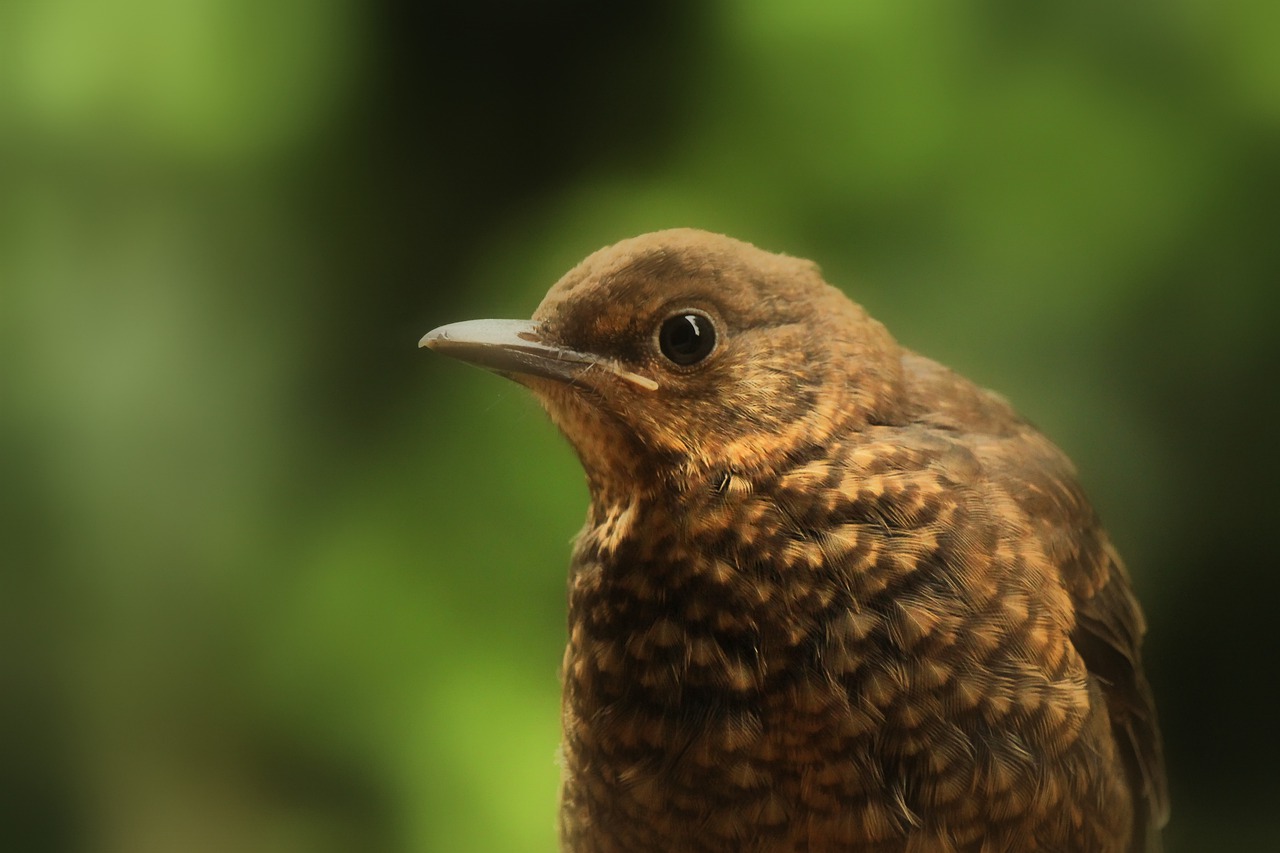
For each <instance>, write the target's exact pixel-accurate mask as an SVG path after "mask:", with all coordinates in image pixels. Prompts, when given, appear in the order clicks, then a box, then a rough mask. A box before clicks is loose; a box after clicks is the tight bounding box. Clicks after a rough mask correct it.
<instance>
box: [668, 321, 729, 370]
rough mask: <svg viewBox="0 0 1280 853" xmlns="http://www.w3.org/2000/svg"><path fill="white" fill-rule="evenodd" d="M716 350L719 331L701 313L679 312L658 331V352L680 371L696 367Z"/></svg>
mask: <svg viewBox="0 0 1280 853" xmlns="http://www.w3.org/2000/svg"><path fill="white" fill-rule="evenodd" d="M715 348H716V327H715V324H714V323H712V322H711V318H710V317H708V316H707V315H706V314H704V313H702V312H701V311H694V310H691V309H685V310H682V311H677V312H676V313H674V314H672V315H671V316H670V317H668V318H667V319H665V320H663V321H662V325H661V326H660V327H659V328H658V349H660V350H661V351H662V354H663V356H665V357H666V358H667V360H668V361H671V362H672V363H674V364H677V365H679V366H681V367H689V366H690V365H693V364H697V363H698V362H700V361H702V360H703V359H704V358H706V357H707V356H709V355H711V351H712V350H714V349H715Z"/></svg>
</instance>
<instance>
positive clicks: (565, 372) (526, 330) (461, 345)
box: [418, 320, 658, 391]
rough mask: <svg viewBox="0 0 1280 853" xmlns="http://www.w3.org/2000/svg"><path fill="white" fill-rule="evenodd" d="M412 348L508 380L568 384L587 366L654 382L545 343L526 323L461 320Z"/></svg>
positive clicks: (652, 386)
mask: <svg viewBox="0 0 1280 853" xmlns="http://www.w3.org/2000/svg"><path fill="white" fill-rule="evenodd" d="M418 346H420V347H426V348H427V349H431V350H435V351H436V352H439V353H440V354H442V355H447V356H450V357H452V358H456V359H459V360H461V361H465V362H468V363H470V364H474V365H476V366H477V367H483V368H485V369H486V370H492V371H494V372H495V373H500V374H503V375H504V376H510V375H511V374H515V375H517V376H540V377H542V378H543V379H553V380H556V381H557V382H573V381H574V380H576V379H578V378H580V377H581V376H582V374H583V372H584V371H586V370H588V369H589V368H591V367H593V366H598V367H600V368H603V369H605V370H607V371H609V372H610V373H613V374H615V375H617V376H619V377H621V378H623V379H626V380H628V381H630V382H633V383H635V384H637V385H639V386H641V387H643V388H647V389H648V390H650V391H653V390H657V387H658V383H656V382H654V381H653V380H652V379H649V378H648V377H645V376H639V375H637V374H634V373H631V372H629V371H625V370H620V369H618V368H617V367H616V366H615V365H613V364H612V363H610V362H609V361H607V360H605V359H602V358H600V357H599V356H595V355H592V354H591V353H585V352H578V351H577V350H572V349H569V348H567V347H561V346H556V345H554V344H550V343H547V342H545V341H544V340H543V339H542V336H541V335H540V333H539V331H538V324H537V323H534V322H533V321H532V320H467V321H466V322H463V323H450V324H449V325H447V326H441V327H440V328H438V329H432V330H431V331H429V332H427V333H426V334H425V335H423V336H422V340H420V341H418Z"/></svg>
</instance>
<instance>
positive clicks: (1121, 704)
mask: <svg viewBox="0 0 1280 853" xmlns="http://www.w3.org/2000/svg"><path fill="white" fill-rule="evenodd" d="M1020 438H1022V441H1021V442H1018V444H1020V445H1021V448H1022V451H1023V452H1021V453H1019V454H1017V459H1016V461H1014V462H1013V463H1012V464H1011V466H1010V467H1011V468H1012V469H1013V470H1007V471H1005V472H1004V473H1005V474H1006V475H1011V482H1014V483H1018V484H1019V485H1020V486H1021V487H1020V488H1015V489H1013V490H1012V497H1013V499H1014V500H1015V501H1016V502H1017V503H1018V504H1019V505H1020V506H1021V507H1022V509H1023V510H1024V511H1025V512H1026V513H1027V514H1028V516H1029V517H1030V518H1031V520H1032V524H1033V525H1035V526H1036V527H1037V528H1039V529H1038V531H1037V533H1038V536H1039V538H1040V541H1041V542H1043V543H1045V544H1046V547H1047V550H1048V552H1049V557H1050V559H1051V560H1053V562H1054V563H1055V564H1056V565H1057V566H1058V568H1059V571H1060V572H1061V578H1062V582H1063V585H1064V586H1065V587H1066V589H1067V591H1068V593H1069V594H1070V596H1071V599H1072V603H1073V604H1074V606H1075V619H1076V622H1075V628H1074V630H1073V631H1072V633H1071V642H1072V644H1073V645H1074V646H1075V649H1076V651H1077V652H1078V653H1079V655H1080V657H1081V659H1082V660H1083V661H1084V663H1085V666H1086V668H1087V669H1088V671H1089V673H1090V674H1091V676H1092V677H1093V678H1095V679H1097V681H1098V682H1099V683H1100V684H1101V685H1102V686H1103V687H1104V688H1105V689H1104V690H1103V691H1102V693H1103V695H1104V696H1105V697H1106V702H1107V711H1108V714H1109V716H1110V720H1111V728H1112V732H1113V733H1114V735H1115V741H1116V747H1117V750H1118V752H1119V754H1120V756H1121V758H1122V760H1123V761H1124V764H1125V771H1126V773H1127V775H1128V777H1129V779H1130V783H1131V788H1132V790H1133V791H1134V800H1135V803H1134V807H1135V813H1136V821H1135V822H1136V828H1135V847H1134V849H1135V850H1145V851H1147V853H1156V851H1158V850H1159V849H1160V840H1159V832H1158V830H1159V828H1160V827H1162V826H1164V824H1165V823H1166V822H1167V820H1168V817H1169V798H1168V790H1167V784H1166V780H1165V768H1164V755H1163V750H1162V747H1161V740H1160V729H1159V723H1158V721H1157V718H1156V710H1155V699H1154V697H1153V695H1152V693H1151V686H1150V684H1148V682H1147V679H1146V676H1145V675H1144V674H1143V670H1142V665H1141V656H1140V649H1141V645H1142V637H1143V634H1145V633H1146V627H1147V626H1146V620H1145V619H1144V618H1143V615H1142V610H1141V608H1140V607H1139V606H1138V601H1137V598H1136V597H1135V595H1134V593H1133V587H1132V584H1131V583H1130V580H1129V574H1128V572H1127V570H1126V569H1125V566H1124V563H1123V561H1122V560H1121V559H1120V555H1119V554H1118V553H1117V552H1116V549H1115V547H1114V546H1113V545H1112V544H1111V541H1110V540H1109V538H1108V537H1107V534H1106V531H1105V530H1104V529H1103V527H1102V523H1101V521H1100V520H1099V519H1098V516H1097V513H1096V512H1095V511H1094V509H1093V506H1092V505H1091V504H1090V503H1089V501H1088V499H1087V498H1086V497H1085V495H1084V491H1083V489H1082V488H1081V487H1080V485H1079V483H1078V482H1077V480H1076V475H1075V470H1074V467H1073V466H1072V464H1071V462H1070V461H1069V460H1068V459H1067V458H1066V456H1065V455H1063V454H1062V452H1061V451H1059V450H1058V449H1057V448H1056V447H1054V446H1053V445H1052V444H1050V443H1049V442H1048V441H1047V440H1046V439H1044V438H1043V437H1042V436H1040V434H1039V433H1036V432H1034V431H1033V430H1031V428H1030V427H1027V428H1026V432H1025V433H1024V434H1023V435H1022V436H1020ZM1007 459H1008V457H1006V460H1007ZM1006 464H1008V463H1006Z"/></svg>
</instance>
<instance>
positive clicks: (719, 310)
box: [422, 230, 1168, 853]
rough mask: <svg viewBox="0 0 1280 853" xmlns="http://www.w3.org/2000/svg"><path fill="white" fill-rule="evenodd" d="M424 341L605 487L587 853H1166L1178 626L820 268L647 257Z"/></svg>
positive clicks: (970, 408)
mask: <svg viewBox="0 0 1280 853" xmlns="http://www.w3.org/2000/svg"><path fill="white" fill-rule="evenodd" d="M422 343H423V345H425V346H428V347H430V348H432V349H434V350H437V351H439V352H441V353H443V354H446V355H450V356H453V357H455V358H460V359H462V360H464V361H468V362H471V363H473V364H477V365H480V366H482V367H486V368H488V369H490V370H493V371H496V372H498V373H500V374H502V375H504V376H507V377H509V378H511V379H514V380H516V381H517V382H520V383H521V384H523V385H525V386H527V387H528V388H529V389H530V390H532V391H533V393H534V394H535V395H536V396H537V398H538V399H539V400H540V401H541V402H542V404H543V405H544V406H545V408H546V409H547V411H548V412H549V413H550V415H551V417H552V419H553V420H554V421H555V422H556V424H557V425H558V426H559V427H560V429H561V430H562V431H563V432H564V434H565V435H566V436H567V437H568V439H569V441H570V442H571V443H572V445H573V447H574V448H575V449H576V451H577V453H578V456H579V458H580V459H581V461H582V465H583V467H584V468H585V470H586V475H587V481H588V484H589V486H590V493H591V506H590V510H589V512H588V515H587V522H586V526H585V527H584V528H583V530H582V532H581V533H580V535H579V536H578V538H577V541H576V544H575V546H574V551H573V562H572V567H571V569H570V573H569V619H568V621H569V640H568V647H567V649H566V650H565V656H564V665H563V680H564V699H563V728H564V743H563V789H562V807H561V817H560V827H561V838H562V843H563V847H564V849H565V850H568V851H578V853H588V852H590V853H597V852H598V853H612V852H613V851H706V852H707V853H712V851H735V853H738V852H739V851H758V852H759V853H764V851H810V852H811V853H818V851H877V853H880V852H881V851H884V853H887V851H921V852H922V853H923V851H991V853H996V851H1008V852H1009V853H1012V851H1031V850H1043V851H1086V852H1087V853H1131V851H1152V850H1158V849H1159V829H1160V827H1161V826H1162V825H1163V824H1164V822H1165V820H1166V817H1167V814H1168V805H1167V796H1166V788H1165V777H1164V766H1163V760H1162V757H1161V745H1160V736H1159V732H1158V729H1157V724H1156V714H1155V708H1154V706H1153V703H1152V696H1151V691H1150V688H1149V687H1148V685H1147V681H1146V678H1145V677H1144V675H1143V672H1142V667H1141V661H1140V657H1139V646H1140V644H1141V640H1142V635H1143V633H1144V630H1145V625H1144V621H1143V617H1142V613H1141V611H1140V610H1139V607H1138V603H1137V601H1136V600H1135V598H1134V594H1133V591H1132V589H1131V587H1130V583H1129V578H1128V575H1127V574H1126V571H1125V568H1124V565H1123V563H1122V562H1121V560H1120V557H1119V555H1118V554H1117V553H1116V551H1115V549H1114V548H1113V547H1112V544H1111V542H1110V541H1109V539H1108V538H1107V534H1106V533H1105V532H1104V531H1103V529H1102V526H1101V524H1100V523H1099V521H1098V517H1097V515H1096V514H1095V513H1094V510H1093V508H1092V507H1091V506H1090V505H1089V502H1088V500H1087V499H1086V498H1085V495H1084V493H1083V492H1082V491H1081V488H1080V486H1079V484H1078V483H1077V482H1076V477H1075V472H1074V469H1073V467H1072V464H1071V462H1070V461H1068V460H1067V458H1066V457H1065V456H1064V455H1063V454H1062V452H1061V451H1059V450H1058V449H1057V448H1055V447H1054V446H1053V445H1052V444H1051V443H1049V441H1048V440H1046V439H1045V438H1044V437H1043V436H1042V435H1041V434H1040V433H1039V432H1037V431H1036V430H1035V429H1034V428H1033V427H1032V426H1031V425H1029V424H1028V423H1027V422H1026V421H1025V420H1023V419H1022V418H1020V417H1019V416H1018V415H1017V414H1016V413H1015V412H1014V411H1013V409H1011V408H1010V406H1009V404H1008V403H1006V402H1005V400H1004V399H1003V398H1001V397H1000V396H998V395H996V394H994V393H992V392H990V391H985V390H983V389H981V388H978V387H977V386H975V385H973V384H972V383H970V382H968V381H967V380H965V379H964V378H962V377H960V376H958V375H957V374H955V373H953V372H952V371H950V370H948V369H947V368H945V367H942V366H941V365H939V364H937V363H935V362H933V361H930V360H929V359H927V358H924V357H922V356H919V355H917V354H915V353H913V352H911V351H909V350H906V349H904V348H902V347H900V346H899V345H898V344H897V343H896V342H895V341H894V339H893V338H892V337H890V335H889V333H888V332H887V331H886V330H885V328H884V327H883V326H882V325H880V323H878V322H876V321H875V320H873V319H871V318H870V317H869V316H867V314H866V313H865V312H864V311H863V310H862V309H861V308H860V307H859V306H857V305H855V304H854V303H852V302H850V301H849V300H848V299H847V298H846V297H845V296H844V295H843V294H842V293H841V292H840V291H838V290H836V289H835V288H834V287H831V286H830V285H828V284H826V283H825V282H824V281H823V279H822V277H821V275H820V273H819V271H818V268H817V267H816V266H814V265H813V264H812V263H810V262H808V261H803V260H799V259H796V258H791V257H785V256H781V255H774V254H769V253H767V252H764V251H761V250H760V249H757V248H755V247H754V246H751V245H748V244H746V243H742V242H738V241H736V240H732V239H729V238H727V237H722V236H719V235H715V234H709V233H704V232H701V231H694V230H672V231H662V232H658V233H655V234H647V235H644V236H641V237H637V238H635V239H631V240H625V241H623V242H621V243H618V244H617V245H615V246H612V247H610V248H606V249H603V250H601V251H599V252H596V253H595V254H593V255H591V256H590V257H588V258H587V259H586V260H585V261H583V262H582V263H581V264H580V265H579V266H578V267H576V268H575V269H573V270H572V271H570V272H569V273H568V274H567V275H565V276H564V278H562V279H561V280H560V281H559V282H558V283H557V284H556V285H555V286H554V287H552V288H551V291H550V292H549V293H548V294H547V296H546V298H545V299H544V300H543V302H542V305H541V306H540V307H539V308H538V310H537V311H536V312H535V314H534V317H533V320H531V321H510V320H478V321H474V322H465V323H457V324H453V325H449V326H444V327H441V328H439V329H436V330H434V331H432V332H430V333H429V334H427V336H426V337H424V338H423V340H422Z"/></svg>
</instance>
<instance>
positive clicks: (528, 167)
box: [0, 0, 1280, 853]
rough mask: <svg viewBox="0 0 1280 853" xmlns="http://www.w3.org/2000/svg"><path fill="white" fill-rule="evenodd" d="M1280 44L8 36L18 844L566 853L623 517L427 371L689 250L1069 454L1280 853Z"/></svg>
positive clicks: (1109, 13) (855, 30)
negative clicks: (561, 295) (607, 551)
mask: <svg viewBox="0 0 1280 853" xmlns="http://www.w3.org/2000/svg"><path fill="white" fill-rule="evenodd" d="M606 7H607V8H606ZM1276 9H1277V7H1276V6H1275V4H1274V3H1269V2H1265V0H1229V2H1225V3H1209V2H1200V1H1199V0H1181V2H1174V3H1164V4H1154V3H1119V4H1116V3H1102V2H1093V1H1092V0H1087V2H1082V3H1075V4H1056V3H1049V4H1017V3H1008V2H998V0H972V2H963V3H955V2H944V1H943V0H919V2H890V0H855V2H847V3H842V2H837V0H830V2H819V0H804V2H796V3H786V4H784V3H766V2H763V0H754V2H748V0H737V2H735V0H722V2H716V3H687V4H686V3H676V2H664V3H649V4H592V3H588V2H574V1H573V0H556V2H546V3H541V4H534V3H523V4H522V3H511V4H476V5H475V8H473V9H471V10H470V11H463V10H456V9H455V10H452V11H447V12H445V11H439V10H435V11H428V10H426V9H419V8H418V7H417V6H416V5H413V4H407V3H406V4H396V3H391V2H383V3H376V4H361V3H357V2H354V0H324V2H303V0H273V2H250V1H249V0H221V2H219V1H218V0H201V2H192V3H165V2H159V0H112V2H107V3H94V2H89V0H48V2H38V0H14V2H10V3H8V4H5V6H4V7H3V9H0V542H2V543H3V555H4V556H3V561H2V566H0V644H2V645H0V714H2V715H3V716H0V721H2V722H3V724H4V728H3V736H2V737H0V750H2V751H0V786H2V787H0V795H2V796H0V799H2V800H3V801H4V803H5V805H4V806H2V807H0V813H7V816H6V818H5V821H6V824H8V823H10V822H11V826H7V827H4V828H3V831H4V837H5V838H6V839H10V840H13V841H15V843H16V845H17V846H15V847H14V849H22V850H38V851H45V850H48V851H62V850H86V851H169V850H183V851H214V850H218V851H222V850H236V851H348V850H349V851H368V850H387V851H449V853H465V852H466V851H478V852H479V851H498V850H529V851H539V850H541V851H550V850H553V849H555V808H556V805H555V804H556V795H557V791H556V788H557V784H558V772H559V771H558V769H557V766H556V763H555V750H556V744H557V741H558V694H559V690H558V683H557V678H556V670H557V666H558V663H559V659H560V651H561V646H562V642H563V589H564V586H563V584H564V567H565V564H566V561H567V556H568V543H569V541H570V539H571V537H572V535H573V534H574V532H575V531H576V529H577V528H578V526H579V524H580V523H581V518H582V514H583V509H584V505H585V498H586V494H585V488H584V486H583V484H582V481H581V475H580V473H579V472H578V469H577V466H576V461H575V459H574V458H573V455H572V453H571V452H570V450H569V449H568V448H567V446H566V445H565V444H564V443H563V441H562V440H561V439H560V437H559V436H558V435H557V434H556V433H555V431H554V429H553V428H552V427H551V426H550V425H549V424H548V423H547V422H546V419H545V418H544V417H543V415H542V413H541V412H540V411H539V410H538V408H537V406H536V405H535V404H534V403H533V401H531V400H530V399H528V398H527V397H526V396H525V395H524V394H523V393H522V392H521V391H520V389H518V388H517V387H516V386H514V385H509V384H506V383H504V382H503V381H502V380H500V379H498V378H495V377H490V376H486V375H483V374H481V373H479V372H477V371H472V370H468V369H464V368H463V367H461V366H459V365H457V364H454V363H447V362H446V361H445V360H444V359H440V358H435V357H431V356H429V355H428V354H426V353H425V352H419V351H418V350H417V349H416V341H417V339H418V337H419V336H420V335H421V334H422V333H423V332H425V331H426V330H427V329H429V328H431V327H433V326H435V325H439V324H442V323H445V322H451V321H454V320H461V319H468V318H474V317H484V316H512V317H515V316H527V315H528V314H529V313H530V312H531V311H532V310H533V308H534V307H535V306H536V304H537V302H538V300H539V299H540V297H541V294H542V293H543V292H544V291H545V289H546V288H547V287H548V286H549V285H550V284H551V283H552V282H553V281H554V280H555V279H556V278H557V277H558V276H559V275H560V274H561V273H562V272H564V271H565V270H566V269H568V268H569V267H570V266H571V265H572V264H573V263H574V262H576V261H577V260H579V259H580V258H581V257H583V256H585V255H586V254H587V253H588V252H590V251H592V250H594V249H596V248H599V247H600V246H602V245H605V244H607V243H610V242H612V241H614V240H617V239H620V238H622V237H625V236H630V235H633V234H636V233H640V232H643V231H647V230H653V229H657V228H662V227H670V226H676V225H692V226H698V227H703V228H708V229H711V230H717V231H723V232H725V233H729V234H732V235H734V236H737V237H740V238H743V239H747V240H750V241H752V242H755V243H757V244H758V245H761V246H763V247H765V248H768V249H772V250H777V251H785V252H788V253H790V254H797V255H803V256H806V257H810V258H813V259H815V260H817V261H818V262H819V263H820V264H821V265H822V267H823V268H824V270H825V272H826V273H827V277H828V278H829V279H830V280H831V281H832V282H833V283H836V284H838V285H840V286H842V287H844V288H845V289H846V290H847V292H849V293H850V295H851V296H853V297H854V298H855V299H857V300H858V301H860V302H862V303H863V304H864V305H866V306H867V307H868V309H869V310H870V311H871V313H872V314H873V315H875V316H876V317H878V318H879V319H881V320H883V321H884V322H885V323H886V324H887V325H888V326H889V328H890V329H891V330H893V331H894V332H895V334H897V335H898V337H899V338H900V339H901V340H902V341H903V342H904V343H905V344H906V345H908V346H910V347H912V348H914V349H917V350H920V351H922V352H924V353H926V354H928V355H931V356H933V357H935V358H938V359H939V360H941V361H944V362H946V363H948V364H950V365H952V366H954V367H956V368H957V369H959V370H961V371H962V372H964V373H966V374H968V375H970V376H971V377H972V378H974V379H976V380H978V381H980V382H982V383H983V384H986V385H988V386H990V387H993V388H996V389H998V390H1000V391H1001V392H1002V393H1004V394H1005V395H1006V396H1008V397H1010V398H1011V399H1012V400H1013V401H1014V402H1015V404H1016V405H1017V406H1018V407H1019V408H1020V409H1022V410H1023V411H1024V412H1025V413H1026V414H1028V415H1029V416H1030V417H1032V419H1033V420H1035V421H1036V422H1038V423H1039V424H1041V426H1042V427H1043V428H1044V429H1045V431H1046V432H1048V433H1049V434H1050V435H1051V436H1052V437H1053V438H1054V439H1055V440H1056V441H1058V442H1059V443H1060V444H1061V445H1062V446H1063V447H1064V448H1065V449H1066V450H1067V451H1068V453H1070V454H1071V455H1072V457H1073V458H1074V459H1075V460H1076V462H1077V464H1078V466H1079V468H1080V470H1081V476H1082V478H1083V480H1084V482H1085V483H1086V486H1087V487H1088V489H1089V491H1090V492H1091V494H1092V495H1093V496H1094V498H1095V501H1096V503H1097V504H1098V506H1099V508H1100V510H1101V512H1102V514H1103V517H1104V518H1105V519H1106V520H1107V521H1108V524H1109V527H1110V528H1111V531H1112V533H1113V536H1114V538H1115V539H1116V540H1117V542H1118V543H1119V545H1120V546H1121V549H1122V551H1123V552H1124V554H1125V555H1126V557H1127V560H1128V562H1129V563H1130V566H1131V568H1132V572H1133V574H1134V577H1135V580H1136V583H1137V586H1138V588H1139V592H1140V594H1141V597H1142V599H1143V601H1144V603H1145V605H1146V608H1147V611H1148V615H1149V618H1150V622H1151V634H1150V639H1149V642H1148V652H1147V656H1148V660H1149V669H1150V672H1151V675H1152V678H1153V681H1154V683H1155V686H1156V691H1157V693H1158V695H1159V699H1160V708H1161V711H1162V714H1163V715H1164V723H1165V729H1166V737H1167V741H1168V752H1169V758H1170V767H1171V774H1172V788H1173V796H1174V821H1173V823H1172V825H1171V826H1170V829H1169V832H1168V841H1167V849H1168V850H1169V851H1170V853H1183V851H1197V850H1216V849H1232V850H1266V849H1274V846H1275V845H1276V843H1277V840H1278V839H1280V832H1278V831H1277V829H1276V825H1275V819H1274V817H1272V816H1271V814H1270V803H1271V802H1272V801H1274V799H1275V798H1276V796H1277V795H1278V794H1280V784H1278V783H1277V782H1276V780H1275V774H1274V772H1273V768H1274V767H1275V766H1276V763H1277V762H1280V748H1277V739H1276V738H1275V737H1274V734H1273V732H1274V721H1273V714H1272V711H1273V708H1274V704H1273V697H1272V696H1271V691H1272V690H1273V689H1274V684H1273V682H1274V677H1273V670H1274V665H1273V663H1271V661H1272V659H1273V658H1274V653H1275V650H1276V641H1275V639H1274V636H1273V633H1272V632H1271V631H1270V624H1269V622H1270V615H1269V610H1270V608H1269V605H1268V601H1269V600H1270V598H1271V597H1272V596H1274V594H1275V593H1276V592H1277V588H1278V587H1277V585H1278V583H1280V582H1278V581H1277V574H1276V573H1275V572H1274V571H1273V569H1274V564H1275V557H1274V552H1273V550H1272V549H1271V547H1270V544H1269V533H1270V531H1269V529H1267V526H1266V525H1267V519H1268V518H1270V516H1271V515H1272V514H1274V511H1275V510H1276V508H1277V506H1276V498H1275V494H1276V491H1275V486H1274V484H1275V482H1276V480H1277V475H1280V471H1278V470H1277V468H1278V467H1280V466H1278V464H1277V461H1276V457H1275V454H1274V453H1272V452H1270V447H1271V444H1272V443H1273V441H1274V438H1273V433H1274V429H1275V423H1276V415H1277V406H1276V402H1277V394H1276V387H1275V386H1276V384H1277V379H1278V371H1277V367H1280V357H1278V356H1280V343H1278V341H1280V338H1277V336H1276V335H1275V333H1274V330H1273V326H1274V324H1275V320H1276V319H1277V312H1276V311H1275V304H1276V299H1275V297H1274V295H1273V291H1274V289H1275V287H1276V285H1277V283H1280V241H1278V240H1277V238H1276V235H1277V228H1278V226H1280V157H1277V155H1276V152H1277V151H1280V51H1277V50H1276V47H1275V46H1276V45H1277V44H1278V43H1280V14H1277V11H1276ZM1269 733H1270V734H1269Z"/></svg>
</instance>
